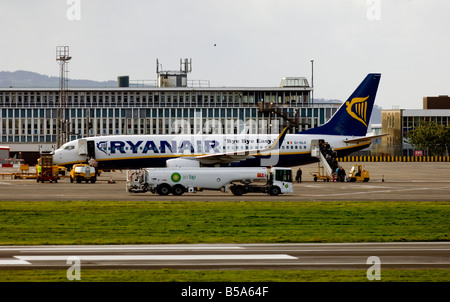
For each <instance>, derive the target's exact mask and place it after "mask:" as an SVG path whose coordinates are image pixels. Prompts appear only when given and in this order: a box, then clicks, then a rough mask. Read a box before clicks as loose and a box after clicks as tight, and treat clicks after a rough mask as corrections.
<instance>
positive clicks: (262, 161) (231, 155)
mask: <svg viewBox="0 0 450 302" xmlns="http://www.w3.org/2000/svg"><path fill="white" fill-rule="evenodd" d="M380 78H381V75H380V74H369V75H367V77H366V78H365V79H364V80H363V82H362V83H361V84H360V85H359V86H358V88H357V89H356V90H355V91H354V92H353V94H352V95H351V96H350V97H349V98H348V100H347V101H346V102H345V103H343V104H342V106H341V107H340V108H339V109H338V111H337V112H336V113H335V114H334V115H333V116H332V118H331V119H330V120H329V121H328V122H327V123H325V124H324V125H323V126H320V127H316V128H312V129H308V130H306V131H302V132H298V133H295V134H286V131H287V129H286V128H284V129H283V131H282V133H281V134H280V135H273V134H254V135H251V134H211V135H175V134H174V135H117V136H97V137H87V138H82V139H77V140H74V141H71V142H68V143H66V144H64V145H63V146H61V148H59V149H58V150H56V151H55V153H54V156H53V159H54V162H55V163H56V164H58V165H62V166H67V167H70V166H71V165H73V164H75V163H80V162H86V160H87V159H89V158H91V157H93V158H95V160H96V161H97V163H98V168H99V169H135V168H144V167H165V166H167V165H168V163H174V162H176V163H177V165H188V166H190V165H191V164H193V166H195V165H200V166H204V165H206V166H207V165H221V166H258V167H259V166H267V167H268V166H284V167H290V166H298V165H302V164H306V163H311V162H314V161H317V158H315V157H312V156H311V148H312V143H314V142H317V140H324V141H326V142H328V143H329V144H330V146H331V147H332V148H333V150H334V151H336V152H337V156H339V157H340V156H345V155H348V154H350V153H352V152H354V151H357V150H361V149H364V148H367V147H368V146H369V145H370V143H371V141H372V140H373V139H376V138H378V137H380V135H371V136H370V135H367V124H368V122H369V120H370V116H371V114H372V109H373V105H374V102H375V96H376V93H377V90H378V84H379V82H380ZM381 136H382V135H381Z"/></svg>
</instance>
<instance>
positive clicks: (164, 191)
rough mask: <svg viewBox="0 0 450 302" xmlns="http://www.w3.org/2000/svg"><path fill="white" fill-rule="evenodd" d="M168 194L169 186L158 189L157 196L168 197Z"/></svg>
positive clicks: (163, 185) (161, 186)
mask: <svg viewBox="0 0 450 302" xmlns="http://www.w3.org/2000/svg"><path fill="white" fill-rule="evenodd" d="M169 193H170V186H169V185H168V184H162V185H160V186H159V187H158V194H159V195H169Z"/></svg>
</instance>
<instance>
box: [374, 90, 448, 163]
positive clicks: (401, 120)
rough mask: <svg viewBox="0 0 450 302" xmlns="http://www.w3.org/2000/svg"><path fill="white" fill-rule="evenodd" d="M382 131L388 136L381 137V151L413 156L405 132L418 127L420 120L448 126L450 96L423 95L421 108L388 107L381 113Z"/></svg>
mask: <svg viewBox="0 0 450 302" xmlns="http://www.w3.org/2000/svg"><path fill="white" fill-rule="evenodd" d="M381 119H382V131H381V132H382V133H389V134H390V135H389V136H385V137H383V138H382V149H383V153H385V154H389V155H394V156H415V151H422V152H421V153H420V154H423V155H426V154H424V153H423V152H425V151H424V150H415V149H414V147H413V146H411V145H410V144H408V143H407V142H406V141H405V139H404V137H405V134H406V133H407V132H409V131H411V130H413V129H414V128H416V127H418V126H419V125H420V123H421V122H422V121H431V122H435V123H437V124H441V125H444V126H446V127H450V97H449V96H447V95H440V96H436V97H424V98H423V109H389V110H383V111H382V114H381Z"/></svg>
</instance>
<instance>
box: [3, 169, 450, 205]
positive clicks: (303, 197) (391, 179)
mask: <svg viewBox="0 0 450 302" xmlns="http://www.w3.org/2000/svg"><path fill="white" fill-rule="evenodd" d="M353 164H357V162H354V163H351V162H343V163H341V165H342V166H343V167H344V169H345V170H346V172H347V174H348V172H349V171H350V169H351V166H352V165H353ZM359 164H362V165H363V166H364V167H365V169H367V170H369V173H370V181H369V182H332V181H330V182H324V181H321V180H319V181H317V182H314V180H313V176H312V175H311V173H314V172H317V171H318V164H308V165H304V166H300V168H301V169H302V171H303V177H302V182H301V183H295V184H294V193H292V194H283V195H279V196H269V195H266V194H256V193H255V194H246V195H243V196H233V195H231V193H224V192H220V191H203V192H198V193H185V194H184V195H182V196H173V195H168V196H159V195H154V194H152V193H150V192H147V193H129V192H127V191H126V171H115V172H106V173H102V175H101V176H100V177H99V178H98V180H97V182H96V183H95V184H91V183H87V184H86V183H80V184H77V183H70V181H69V179H68V178H67V177H63V178H61V179H60V180H59V181H58V182H57V183H49V182H45V183H38V182H37V181H36V180H35V179H11V177H9V176H4V177H3V179H2V178H0V196H1V197H0V200H1V201H52V200H62V201H65V200H117V201H229V200H233V201H236V200H242V201H247V200H249V201H267V200H269V201H270V200H274V201H369V200H372V201H450V177H449V175H450V173H449V171H450V163H449V162H363V163H359ZM297 168H298V167H293V174H294V175H295V172H296V171H297ZM18 172H20V171H19V169H18V168H17V169H16V168H0V173H18ZM31 172H33V170H32V168H30V173H31ZM111 180H112V181H113V182H114V183H110V182H111Z"/></svg>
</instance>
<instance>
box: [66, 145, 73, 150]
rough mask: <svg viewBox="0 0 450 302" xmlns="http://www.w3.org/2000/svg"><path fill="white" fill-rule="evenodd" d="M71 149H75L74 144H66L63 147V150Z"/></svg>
mask: <svg viewBox="0 0 450 302" xmlns="http://www.w3.org/2000/svg"><path fill="white" fill-rule="evenodd" d="M73 149H75V146H74V145H68V146H66V147H65V148H64V150H73Z"/></svg>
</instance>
